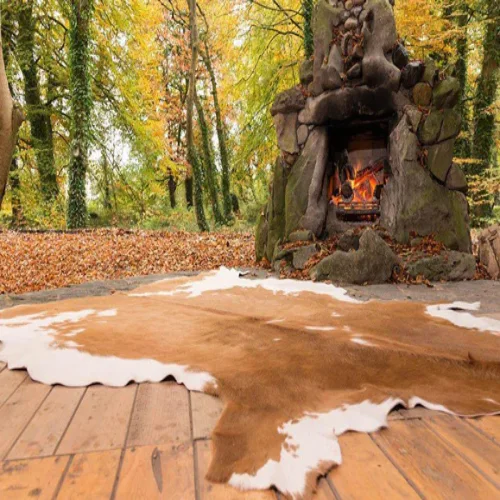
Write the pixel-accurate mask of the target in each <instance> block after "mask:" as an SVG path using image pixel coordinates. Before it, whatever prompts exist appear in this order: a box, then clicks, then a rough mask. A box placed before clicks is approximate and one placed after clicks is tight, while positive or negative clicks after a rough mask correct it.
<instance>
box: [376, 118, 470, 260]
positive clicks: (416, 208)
mask: <svg viewBox="0 0 500 500" xmlns="http://www.w3.org/2000/svg"><path fill="white" fill-rule="evenodd" d="M389 143H390V144H389V150H390V164H391V168H392V175H391V176H390V177H389V179H388V181H387V185H386V186H385V188H384V190H383V191H382V197H381V201H380V203H381V212H382V215H381V218H380V224H381V226H382V227H384V228H386V229H387V230H388V231H389V233H390V234H391V236H392V237H393V238H394V239H395V240H396V241H398V242H400V243H408V242H409V241H410V239H411V235H412V233H415V234H416V235H418V236H427V235H430V234H435V235H436V238H437V239H438V240H439V241H442V242H443V243H444V244H445V245H446V246H447V247H448V248H450V249H452V250H459V251H462V252H471V249H472V244H471V239H470V230H469V216H468V203H467V198H466V197H465V196H464V195H463V194H462V193H460V192H457V191H450V190H449V189H447V188H446V187H445V186H442V185H441V184H439V183H438V182H436V181H435V180H434V179H433V178H432V177H431V176H430V175H429V173H428V172H427V170H426V169H425V168H422V166H421V165H420V163H419V160H418V148H419V142H418V139H417V137H416V135H415V134H414V133H412V132H411V130H410V127H409V125H408V123H407V121H406V120H401V121H400V122H399V123H398V125H397V126H396V128H395V129H394V131H393V132H392V133H391V135H390V138H389Z"/></svg>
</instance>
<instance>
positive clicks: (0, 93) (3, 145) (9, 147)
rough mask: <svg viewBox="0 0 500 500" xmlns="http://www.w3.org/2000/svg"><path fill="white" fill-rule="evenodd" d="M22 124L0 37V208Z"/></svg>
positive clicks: (21, 115)
mask: <svg viewBox="0 0 500 500" xmlns="http://www.w3.org/2000/svg"><path fill="white" fill-rule="evenodd" d="M22 122H23V114H22V113H21V111H20V110H19V109H18V108H16V107H15V105H14V101H13V99H12V94H11V93H10V88H9V83H8V81H7V73H6V71H5V63H4V56H3V44H2V37H0V208H1V206H2V201H3V197H4V195H5V189H6V188H7V180H8V177H9V171H10V168H11V163H12V155H13V153H14V148H15V145H16V140H17V132H18V130H19V127H20V126H21V123H22Z"/></svg>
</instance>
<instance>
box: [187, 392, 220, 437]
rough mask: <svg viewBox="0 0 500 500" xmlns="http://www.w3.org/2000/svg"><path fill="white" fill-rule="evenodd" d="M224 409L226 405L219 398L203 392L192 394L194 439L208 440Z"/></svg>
mask: <svg viewBox="0 0 500 500" xmlns="http://www.w3.org/2000/svg"><path fill="white" fill-rule="evenodd" d="M223 407H224V405H223V403H222V401H221V400H220V399H219V398H215V397H213V396H209V395H208V394H203V393H201V392H192V393H191V414H192V416H193V438H194V439H206V438H209V437H210V436H211V435H212V431H213V430H214V427H215V424H216V423H217V421H218V420H219V417H220V415H221V413H222V409H223Z"/></svg>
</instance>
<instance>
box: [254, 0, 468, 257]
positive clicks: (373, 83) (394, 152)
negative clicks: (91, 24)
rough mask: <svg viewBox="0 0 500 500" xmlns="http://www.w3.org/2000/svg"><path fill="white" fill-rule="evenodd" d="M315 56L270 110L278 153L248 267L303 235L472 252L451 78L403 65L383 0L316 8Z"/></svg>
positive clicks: (327, 1)
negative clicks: (362, 233)
mask: <svg viewBox="0 0 500 500" xmlns="http://www.w3.org/2000/svg"><path fill="white" fill-rule="evenodd" d="M313 22H314V26H313V30H314V44H315V49H314V56H313V57H312V58H311V59H310V60H307V61H305V62H304V63H303V64H302V66H301V71H300V80H301V82H300V84H299V85H297V86H296V87H294V88H292V89H290V90H287V91H285V92H283V93H282V94H280V95H278V96H277V98H276V101H275V103H274V105H273V107H272V111H271V112H272V115H273V117H274V122H275V126H276V133H277V138H278V146H279V148H280V150H281V152H280V155H279V157H278V159H277V161H276V164H275V167H274V172H273V179H272V183H271V188H270V197H269V202H268V204H267V206H266V208H265V210H264V212H263V214H262V217H261V219H260V221H259V226H258V231H257V243H256V245H257V248H256V251H257V257H258V259H259V260H260V259H262V258H263V257H267V259H268V260H269V261H273V258H274V257H275V254H276V252H277V251H279V247H280V245H282V244H283V243H286V242H288V241H290V240H291V239H292V240H294V241H296V240H297V239H300V238H301V235H302V236H304V235H314V236H315V237H316V238H326V237H328V236H332V235H333V234H336V233H342V232H344V231H346V230H348V229H351V228H353V227H356V226H359V225H370V224H371V225H380V226H382V227H383V228H385V229H386V230H388V231H389V233H390V235H391V236H392V237H393V238H394V239H395V240H397V241H399V242H402V243H406V242H408V241H409V239H410V237H411V235H413V237H414V236H415V235H419V236H427V235H429V234H434V235H435V237H436V238H437V239H438V240H440V241H442V242H443V243H444V244H445V245H446V246H447V247H449V248H450V249H453V250H460V251H462V252H470V251H471V240H470V232H469V219H468V206H467V200H466V197H465V193H466V191H467V183H466V180H465V176H464V174H463V173H462V171H461V170H460V168H459V167H458V166H457V165H455V164H454V163H453V149H454V145H455V139H456V137H457V135H458V134H459V131H460V127H461V119H460V115H459V114H458V113H457V112H456V111H455V109H454V107H455V106H456V105H457V103H458V100H459V96H460V87H459V83H458V80H457V79H456V78H455V77H454V76H453V70H452V69H450V70H445V71H440V70H438V69H437V67H436V65H435V63H434V62H433V61H431V60H428V61H425V63H424V62H423V61H412V62H411V61H409V57H408V53H407V51H406V49H405V47H404V46H403V45H402V43H401V41H400V40H399V39H398V35H397V31H396V25H395V19H394V13H393V6H392V5H391V2H389V1H388V0H345V1H343V0H319V1H318V2H317V4H316V6H315V13H314V21H313Z"/></svg>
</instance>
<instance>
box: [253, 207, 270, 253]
mask: <svg viewBox="0 0 500 500" xmlns="http://www.w3.org/2000/svg"><path fill="white" fill-rule="evenodd" d="M268 231H269V224H268V223H267V206H265V207H264V208H263V209H262V212H261V214H260V216H259V222H258V223H257V231H256V233H255V255H256V258H257V262H260V261H261V260H262V259H263V258H264V257H265V256H266V247H267V233H268Z"/></svg>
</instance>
